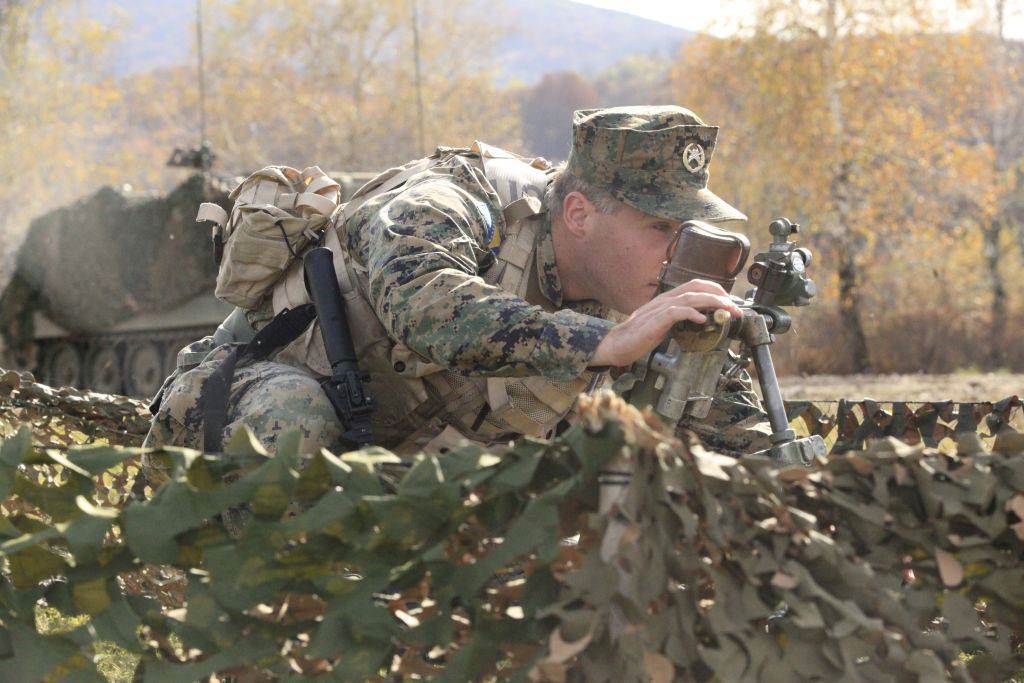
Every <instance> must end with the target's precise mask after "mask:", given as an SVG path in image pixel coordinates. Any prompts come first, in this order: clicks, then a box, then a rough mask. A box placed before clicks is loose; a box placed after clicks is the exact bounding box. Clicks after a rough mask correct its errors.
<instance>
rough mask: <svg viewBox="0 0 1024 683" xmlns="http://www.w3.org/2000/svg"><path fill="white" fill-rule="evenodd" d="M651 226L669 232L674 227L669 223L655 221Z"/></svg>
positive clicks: (659, 230)
mask: <svg viewBox="0 0 1024 683" xmlns="http://www.w3.org/2000/svg"><path fill="white" fill-rule="evenodd" d="M651 227H652V228H654V229H655V230H657V231H658V232H668V231H669V230H671V229H672V226H671V225H669V224H668V223H655V224H654V225H652V226H651Z"/></svg>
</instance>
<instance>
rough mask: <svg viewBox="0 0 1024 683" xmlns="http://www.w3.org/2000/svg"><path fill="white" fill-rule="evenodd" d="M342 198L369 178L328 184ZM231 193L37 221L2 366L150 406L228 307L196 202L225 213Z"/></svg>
mask: <svg viewBox="0 0 1024 683" xmlns="http://www.w3.org/2000/svg"><path fill="white" fill-rule="evenodd" d="M331 175H332V176H333V177H334V178H335V179H337V180H338V181H339V182H340V183H341V185H342V192H343V198H347V197H348V196H350V195H351V194H352V192H354V191H355V190H356V189H358V188H359V186H360V185H362V184H363V182H365V181H366V180H368V179H369V178H370V177H372V176H373V175H374V174H373V173H332V174H331ZM233 184H234V183H233V182H232V181H230V180H227V179H219V178H216V177H214V176H212V175H211V174H209V173H196V174H194V175H192V176H190V177H189V178H188V179H187V180H186V181H185V182H183V183H182V184H181V185H179V186H178V187H177V188H175V189H174V190H172V191H171V192H170V193H168V194H166V195H158V194H155V193H142V192H133V191H130V190H127V189H113V188H109V187H108V188H103V189H101V190H98V191H97V192H96V193H94V194H92V195H90V196H88V197H86V198H84V199H81V200H79V201H77V202H74V203H73V204H71V205H68V206H65V207H61V208H59V209H55V210H53V211H51V212H49V213H47V214H44V215H42V216H40V217H38V218H36V219H35V220H34V221H33V222H32V224H31V226H30V228H29V231H28V235H27V237H26V239H25V242H24V243H23V245H22V247H21V248H20V250H19V252H18V255H17V260H16V265H15V271H14V275H13V276H12V278H11V280H10V282H9V283H8V284H7V286H6V288H5V289H4V291H3V293H2V294H0V335H2V341H3V347H4V348H3V351H4V353H3V356H4V357H3V364H4V365H5V366H6V367H12V366H13V367H19V368H23V369H28V370H31V371H32V372H33V373H34V374H35V375H36V377H37V378H38V379H39V380H40V381H42V382H44V383H46V384H49V385H52V386H74V387H79V388H88V389H91V390H93V391H100V392H106V393H119V394H126V395H129V396H138V397H148V396H152V395H153V394H154V393H155V392H156V390H157V389H158V388H159V386H160V383H161V381H162V380H163V378H164V377H165V376H166V375H167V374H168V373H170V372H171V370H172V369H173V367H174V362H175V356H176V354H177V352H178V350H179V349H180V348H181V347H182V346H184V345H185V344H187V343H189V342H191V341H192V340H194V339H197V338H199V337H202V336H204V335H206V334H210V333H211V332H212V331H213V330H214V329H215V328H216V327H217V325H218V324H219V323H220V321H221V320H223V319H224V317H225V316H226V315H227V313H228V312H230V310H231V307H230V306H229V305H228V304H225V303H223V302H221V301H218V300H217V299H216V298H215V297H214V295H213V287H214V282H215V279H216V274H217V267H216V264H215V263H214V260H213V257H212V255H211V249H210V244H209V240H210V234H209V231H208V230H207V229H206V228H204V227H203V226H201V225H197V224H196V222H195V215H196V210H197V208H198V206H199V204H200V203H201V202H204V201H207V202H215V203H217V204H220V205H221V206H222V207H224V208H225V209H228V208H230V207H229V202H228V198H227V197H228V193H229V191H230V188H231V187H232V186H233Z"/></svg>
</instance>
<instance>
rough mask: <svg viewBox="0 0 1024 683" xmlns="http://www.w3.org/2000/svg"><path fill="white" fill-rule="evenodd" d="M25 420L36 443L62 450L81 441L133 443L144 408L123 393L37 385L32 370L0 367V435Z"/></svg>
mask: <svg viewBox="0 0 1024 683" xmlns="http://www.w3.org/2000/svg"><path fill="white" fill-rule="evenodd" d="M21 425H29V426H30V427H31V428H32V434H33V436H34V438H35V440H36V443H37V444H38V445H39V446H42V447H46V448H60V449H66V448H69V447H71V446H78V445H82V444H87V443H108V444H111V445H117V446H139V445H141V444H142V439H143V437H145V436H146V431H147V430H148V429H149V412H148V411H147V410H146V407H145V404H143V403H142V402H141V401H137V400H135V399H131V398H128V397H127V396H115V395H111V394H97V393H94V392H90V391H82V390H79V389H73V388H71V387H62V388H60V389H54V388H51V387H48V386H46V385H45V384H39V383H37V382H36V381H35V378H34V377H33V376H32V373H29V372H17V371H14V370H6V371H5V370H3V369H2V368H0V436H3V437H7V436H11V435H13V434H14V433H15V432H17V431H18V428H19V427H20V426H21Z"/></svg>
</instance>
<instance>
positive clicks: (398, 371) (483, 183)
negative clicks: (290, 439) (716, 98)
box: [147, 106, 760, 453]
mask: <svg viewBox="0 0 1024 683" xmlns="http://www.w3.org/2000/svg"><path fill="white" fill-rule="evenodd" d="M717 132H718V129H717V127H714V126H709V125H706V124H705V123H704V122H703V121H701V119H700V118H698V117H697V116H696V115H695V114H694V113H692V112H690V111H688V110H687V109H684V108H681V107H677V106H657V107H653V106H652V107H616V108H610V109H600V110H584V111H578V112H576V113H575V115H574V120H573V137H572V149H571V154H570V157H569V160H568V162H566V164H564V165H563V166H562V167H559V168H557V169H551V168H548V167H546V166H545V164H544V163H543V161H542V160H532V161H531V160H525V159H521V158H519V157H516V156H515V155H511V154H509V153H507V152H504V151H502V150H498V149H496V148H493V147H489V146H487V145H483V144H481V143H476V144H475V145H474V146H473V148H472V149H470V150H452V149H441V150H439V151H438V153H437V154H435V155H434V157H432V158H431V159H429V160H424V161H423V162H420V163H419V164H418V165H415V166H411V167H408V168H406V169H403V170H402V171H401V172H398V173H395V172H391V173H389V174H385V175H384V176H382V180H381V181H380V182H378V183H376V185H375V183H374V182H372V181H371V183H370V184H369V185H368V186H367V187H364V188H363V190H361V192H360V193H359V194H357V195H356V196H355V197H354V198H353V199H352V200H351V201H350V203H349V205H347V206H346V207H345V211H344V212H343V213H342V214H341V218H340V220H338V221H337V233H335V234H336V237H337V239H336V240H335V245H334V246H335V249H340V250H341V251H342V252H343V254H344V257H345V258H344V261H345V265H344V267H343V268H342V269H341V270H342V272H339V279H341V280H345V281H346V284H348V285H349V286H348V289H347V291H349V292H350V295H346V307H347V309H348V314H349V318H350V327H351V328H352V333H353V337H354V339H355V343H356V349H357V352H358V355H359V357H360V363H361V365H362V367H363V369H364V370H367V371H368V372H369V373H370V377H371V382H370V386H369V390H370V392H371V393H372V395H373V396H375V397H376V399H377V402H378V404H379V407H378V409H377V410H376V411H375V413H374V415H373V429H374V437H375V442H376V443H379V444H380V445H382V446H385V447H387V448H390V449H392V450H394V451H395V452H398V453H408V452H415V451H418V450H428V451H434V452H444V451H445V450H446V449H447V448H448V447H450V446H452V445H453V444H455V443H457V442H459V441H461V440H463V439H470V440H473V441H477V442H480V443H485V444H495V443H501V442H507V441H508V440H509V439H511V438H514V437H517V436H521V435H534V436H550V435H552V434H553V433H555V431H556V430H557V429H558V427H559V425H560V423H561V422H562V420H563V418H564V417H565V416H566V414H567V413H568V412H569V411H570V409H571V407H572V405H573V403H574V401H575V399H576V397H577V396H578V394H579V393H580V392H581V391H584V390H586V389H587V388H588V387H589V388H593V387H595V386H597V385H598V384H599V383H600V382H601V381H602V378H603V376H604V373H603V372H602V371H603V370H605V369H608V368H621V367H626V366H629V365H630V364H631V363H632V362H633V361H635V360H636V359H638V358H641V357H642V356H643V355H644V354H646V353H647V352H649V351H650V350H651V349H653V348H654V347H655V346H657V344H658V343H659V342H660V341H661V340H662V339H663V338H664V336H665V334H666V333H667V332H668V330H669V329H670V328H671V326H672V325H673V324H675V323H676V322H678V321H681V320H692V321H696V322H704V321H705V320H706V316H705V312H706V311H710V310H713V309H718V308H722V309H725V310H727V311H729V312H730V313H731V314H732V315H733V316H739V315H741V313H740V311H739V309H738V307H737V306H736V304H735V303H734V302H733V301H732V300H730V299H729V298H728V296H727V295H726V293H725V292H724V290H722V288H721V287H720V286H719V285H717V284H715V283H712V282H708V281H702V280H695V281H691V282H689V283H687V284H685V285H682V286H680V287H678V288H676V289H674V290H671V291H668V292H665V293H663V294H660V295H658V296H654V294H655V291H656V279H657V276H658V272H659V270H660V266H661V263H662V261H663V260H664V258H665V254H666V250H667V247H668V246H669V243H670V242H671V240H672V238H673V235H674V233H675V230H676V228H678V227H679V225H680V224H681V223H682V222H683V221H686V220H690V219H699V220H704V221H708V222H712V223H719V224H721V223H724V222H729V221H744V220H746V217H745V216H744V215H743V214H742V213H740V212H739V211H737V210H736V209H734V208H733V207H732V206H730V205H729V204H727V203H726V202H725V201H723V200H722V199H720V198H719V197H717V196H716V195H715V194H713V193H712V192H711V191H710V190H709V189H708V188H707V181H708V165H709V163H710V161H711V156H712V154H713V152H714V147H715V140H716V136H717ZM333 235H334V234H332V233H329V234H328V240H327V244H328V246H331V239H332V237H333ZM285 280H286V281H285V282H282V283H281V284H280V285H278V288H277V290H275V292H274V296H273V297H267V300H266V301H265V302H264V304H263V305H262V307H261V308H260V309H259V310H257V311H250V312H249V313H248V314H247V318H248V321H249V322H251V323H253V324H254V325H255V327H257V328H258V327H260V326H261V325H262V324H263V323H265V321H266V320H268V319H269V318H270V317H271V316H272V315H273V314H274V313H276V312H277V311H279V310H281V309H282V308H283V307H285V306H293V305H295V304H296V303H301V300H302V297H304V296H305V293H304V291H303V288H302V287H301V282H300V283H299V285H300V286H298V287H296V286H295V285H294V282H292V283H291V284H289V283H288V282H287V280H289V278H285ZM291 280H293V281H294V278H291ZM343 290H346V287H344V286H343ZM296 297H298V298H296ZM652 297H653V298H652ZM238 317H239V316H233V318H236V321H237V318H238ZM314 328H315V324H314V326H313V327H311V328H310V329H309V330H307V331H306V332H305V334H304V335H303V336H302V337H301V338H299V339H297V340H295V341H294V342H292V343H291V344H289V345H288V347H287V348H285V349H284V350H282V351H281V352H280V353H278V354H277V356H276V357H275V358H274V360H272V361H271V360H266V361H258V362H254V363H252V364H249V365H245V366H242V367H239V368H237V369H236V370H235V374H234V377H233V381H232V382H231V388H230V396H229V399H228V401H227V408H226V410H227V413H226V418H225V420H224V422H225V424H224V429H223V439H224V441H225V442H226V440H227V439H229V438H230V436H231V434H232V433H234V432H235V431H236V430H237V429H239V428H240V427H241V425H243V424H244V425H248V426H249V427H250V428H251V429H252V430H253V431H254V432H255V434H256V435H257V437H258V438H259V439H260V440H261V442H262V443H263V444H264V445H266V446H267V447H268V448H269V449H273V447H274V445H275V443H276V440H277V438H278V436H279V435H280V434H282V433H284V432H286V431H289V430H295V429H298V430H300V432H301V434H302V439H303V445H302V449H303V450H304V451H309V450H313V449H315V448H317V447H320V446H323V447H326V448H328V449H332V450H335V451H337V450H338V449H341V448H344V444H342V443H341V440H340V437H341V433H342V429H341V427H340V425H339V424H338V422H337V420H336V418H335V414H334V411H333V409H332V407H331V405H330V403H329V402H328V400H327V398H326V396H325V394H324V393H323V391H322V389H321V387H320V385H319V383H318V379H317V377H318V376H323V375H326V374H329V366H327V365H326V363H325V359H324V356H323V349H322V346H318V342H319V334H318V333H317V330H315V329H314ZM221 332H223V330H222V331H221ZM251 334H252V332H251V331H250V332H248V333H247V334H246V333H244V332H242V333H239V332H237V331H236V332H235V333H234V337H235V339H236V340H240V341H246V340H247V338H248V337H251ZM218 341H219V340H218ZM213 345H214V342H213V340H211V339H207V340H203V341H202V342H199V343H197V345H194V347H193V348H191V349H187V350H186V351H188V352H190V353H192V354H193V356H195V357H197V358H198V357H201V356H203V355H205V354H206V352H207V351H209V349H210V348H211V347H212V346H213ZM225 349H226V347H219V348H217V349H215V350H214V351H213V352H212V353H210V354H209V356H207V357H206V359H205V360H204V361H203V362H202V363H201V364H199V365H198V367H195V368H194V369H192V370H189V371H187V372H183V373H181V374H180V376H177V377H176V378H174V379H173V381H171V382H169V383H167V384H165V391H164V392H163V398H162V401H161V402H160V404H159V409H158V410H157V412H156V414H155V416H154V420H153V426H152V429H151V431H150V434H149V436H148V438H147V445H148V446H156V445H163V444H174V445H188V446H192V447H196V448H202V447H203V446H204V444H203V422H204V420H205V419H206V418H207V415H208V408H207V409H206V410H204V406H202V405H201V402H200V401H199V395H200V391H201V388H202V385H203V382H204V381H205V379H206V378H207V377H208V376H209V375H210V374H211V373H212V372H213V371H214V370H215V369H216V367H217V366H218V363H219V362H220V359H222V358H223V357H224V355H226V351H225ZM721 388H722V395H721V397H720V398H719V400H717V401H716V406H715V411H714V413H713V417H712V418H710V419H709V420H710V421H709V422H707V423H705V424H704V425H697V426H696V427H697V429H698V431H701V432H703V434H704V435H705V436H707V437H710V438H712V439H714V438H716V437H718V438H719V439H721V437H722V435H723V433H724V432H722V431H721V428H722V427H724V426H727V425H731V424H736V423H738V422H739V423H741V424H743V425H746V424H747V423H751V422H756V421H757V420H759V419H760V412H759V410H758V406H757V402H756V399H752V398H751V396H752V394H751V393H749V392H748V391H745V390H747V389H749V387H748V386H747V385H744V384H743V383H742V382H738V381H737V380H729V381H726V380H724V379H723V382H722V387H721ZM745 438H746V437H742V436H741V438H740V441H736V440H733V441H731V442H728V441H727V443H726V445H732V446H734V447H741V446H742V445H744V443H743V439H745Z"/></svg>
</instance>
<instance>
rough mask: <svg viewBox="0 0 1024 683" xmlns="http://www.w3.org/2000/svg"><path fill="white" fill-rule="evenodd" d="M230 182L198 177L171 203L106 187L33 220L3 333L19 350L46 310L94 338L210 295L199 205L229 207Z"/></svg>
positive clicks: (1, 316)
mask: <svg viewBox="0 0 1024 683" xmlns="http://www.w3.org/2000/svg"><path fill="white" fill-rule="evenodd" d="M228 190H229V188H228V187H227V185H226V183H224V182H222V181H219V180H216V179H209V180H205V181H204V178H203V176H201V175H194V176H192V177H191V178H189V179H188V180H186V181H185V182H184V183H182V184H181V185H179V186H178V187H177V188H175V189H174V190H173V191H171V192H170V193H169V194H168V195H166V196H158V195H155V194H153V193H136V194H128V193H124V192H121V191H119V190H115V189H113V188H110V187H105V188H103V189H101V190H98V191H97V192H96V193H94V194H92V195H90V196H88V197H85V198H84V199H81V200H79V201H77V202H74V203H73V204H70V205H68V206H66V207H62V208H59V209H55V210H53V211H51V212H49V213H47V214H44V215H42V216H40V217H39V218H36V219H35V220H34V221H32V224H31V226H30V227H29V230H28V234H27V236H26V238H25V242H24V243H23V244H22V246H21V248H20V250H19V251H18V257H17V265H16V269H15V273H14V275H13V277H12V279H11V282H10V283H8V285H7V287H6V288H5V290H4V293H3V295H2V297H0V329H2V330H4V337H5V342H6V343H7V344H8V346H9V347H12V348H18V347H20V346H23V345H24V344H25V343H27V342H28V341H29V340H30V335H31V333H32V331H31V315H32V313H33V312H34V311H37V310H39V311H42V312H43V313H45V314H46V315H47V316H49V317H50V318H51V319H52V320H53V321H54V322H55V323H57V324H58V325H61V326H62V327H64V328H66V329H68V330H69V331H72V332H94V331H97V330H101V329H104V328H106V327H109V326H110V325H113V324H115V323H117V322H120V321H121V320H124V319H126V318H129V317H131V316H133V315H136V314H139V313H145V312H160V311H164V310H167V309H168V308H171V307H173V306H175V305H177V304H180V303H182V302H184V301H186V300H188V299H189V298H191V297H193V296H195V295H197V294H199V293H201V292H203V291H206V290H210V289H212V288H213V284H214V279H215V277H216V272H217V271H216V265H215V264H214V262H213V258H212V257H211V255H210V253H211V252H210V245H209V242H210V235H209V230H206V229H204V228H203V227H201V226H199V225H197V224H196V222H195V217H196V209H197V207H198V206H199V204H200V202H204V201H211V202H217V203H219V204H221V205H222V206H224V207H225V208H228V203H227V193H228Z"/></svg>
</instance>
